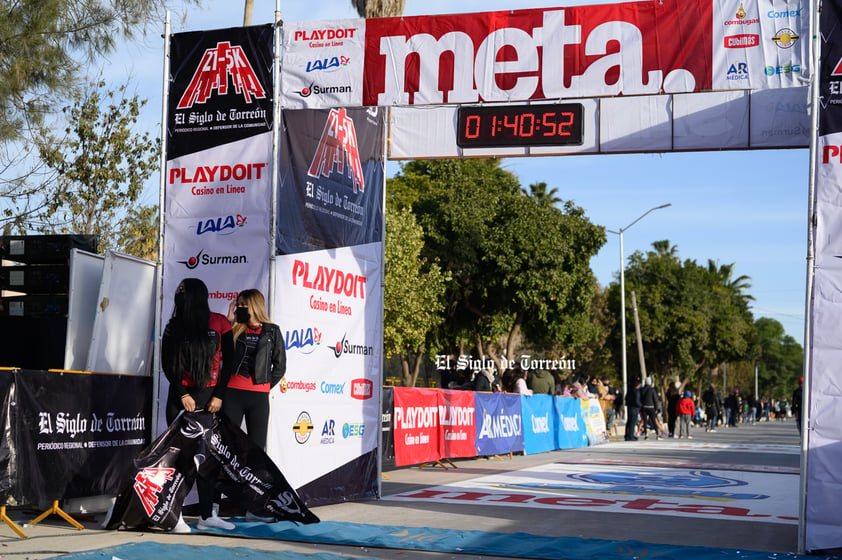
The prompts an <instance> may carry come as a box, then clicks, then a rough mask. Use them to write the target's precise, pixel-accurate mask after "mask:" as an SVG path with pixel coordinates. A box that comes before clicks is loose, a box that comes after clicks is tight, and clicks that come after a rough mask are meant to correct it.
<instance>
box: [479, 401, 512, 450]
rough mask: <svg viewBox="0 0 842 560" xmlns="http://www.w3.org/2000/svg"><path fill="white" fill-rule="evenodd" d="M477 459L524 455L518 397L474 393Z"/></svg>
mask: <svg viewBox="0 0 842 560" xmlns="http://www.w3.org/2000/svg"><path fill="white" fill-rule="evenodd" d="M474 401H475V406H476V425H477V433H476V447H477V455H479V456H485V455H500V454H505V453H511V452H512V451H523V418H522V416H521V411H520V395H513V394H508V393H476V394H475V396H474Z"/></svg>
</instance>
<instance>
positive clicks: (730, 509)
mask: <svg viewBox="0 0 842 560" xmlns="http://www.w3.org/2000/svg"><path fill="white" fill-rule="evenodd" d="M798 484H799V479H798V475H797V474H787V473H778V472H771V473H767V472H750V471H735V470H720V469H708V468H676V467H651V466H641V465H634V466H627V465H620V464H617V465H613V464H609V465H603V464H593V463H591V464H587V465H580V464H563V463H552V464H548V465H541V466H538V467H532V468H528V469H523V470H519V471H512V472H507V473H502V474H494V475H491V476H484V477H481V478H475V479H472V480H465V481H461V482H458V483H454V484H448V485H444V486H433V487H428V488H423V489H419V490H414V491H410V492H404V493H401V494H397V495H393V496H388V497H386V498H384V500H399V501H415V502H418V501H428V502H439V503H447V504H454V503H473V504H483V505H489V506H491V505H493V506H503V507H528V508H546V509H570V510H581V509H582V508H587V509H588V510H589V511H594V510H602V511H605V512H612V513H620V512H622V513H640V514H649V515H670V516H681V517H700V518H712V519H713V518H715V519H729V518H733V519H734V520H738V521H763V522H767V523H768V522H772V523H786V524H796V525H797V523H798Z"/></svg>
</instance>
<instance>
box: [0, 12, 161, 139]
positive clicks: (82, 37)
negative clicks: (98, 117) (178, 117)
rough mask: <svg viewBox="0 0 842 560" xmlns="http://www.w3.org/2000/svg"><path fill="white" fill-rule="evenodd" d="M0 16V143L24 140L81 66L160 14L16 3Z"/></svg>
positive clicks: (69, 86) (74, 81)
mask: <svg viewBox="0 0 842 560" xmlns="http://www.w3.org/2000/svg"><path fill="white" fill-rule="evenodd" d="M3 6H4V8H3V13H2V17H0V143H5V142H7V141H9V140H15V139H18V138H21V137H24V138H25V137H26V135H27V132H28V131H30V130H31V127H33V126H37V125H39V124H40V123H41V122H42V120H43V118H44V116H45V115H46V114H47V113H49V112H50V111H51V110H52V108H53V107H55V106H56V103H58V100H59V99H61V98H63V97H64V96H65V95H67V94H68V93H69V92H71V91H73V89H74V87H75V86H76V84H77V81H78V75H79V72H80V70H82V69H83V68H84V66H85V64H86V63H89V62H91V61H93V60H95V59H96V58H98V57H100V56H103V55H104V54H107V53H109V52H111V51H112V50H113V48H114V46H115V44H116V40H117V39H119V38H121V37H129V36H132V35H133V34H135V33H136V32H138V31H142V30H143V26H144V24H145V23H147V22H150V21H151V20H152V19H153V18H156V17H158V16H160V15H161V14H162V11H163V8H165V7H166V2H163V1H160V0H110V1H104V0H17V1H15V2H4V4H3Z"/></svg>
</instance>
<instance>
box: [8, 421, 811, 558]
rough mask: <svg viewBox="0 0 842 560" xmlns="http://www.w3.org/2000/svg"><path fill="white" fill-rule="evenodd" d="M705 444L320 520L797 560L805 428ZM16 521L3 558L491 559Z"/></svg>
mask: <svg viewBox="0 0 842 560" xmlns="http://www.w3.org/2000/svg"><path fill="white" fill-rule="evenodd" d="M693 436H694V437H693V439H692V440H686V439H682V440H679V439H662V440H660V441H657V440H652V439H650V440H642V439H641V440H640V441H637V442H623V441H612V442H608V443H605V444H601V445H598V446H594V447H589V448H585V449H576V450H564V451H555V452H550V453H543V454H539V455H530V456H514V457H511V458H508V457H505V458H499V459H498V458H490V459H469V460H457V461H454V462H453V465H454V467H455V468H447V469H443V468H441V467H438V466H432V467H429V466H428V467H424V468H418V467H417V466H415V467H402V468H396V469H391V470H387V471H386V472H385V473H384V480H383V498H382V499H381V500H368V501H363V502H352V503H343V504H334V505H330V506H322V507H318V508H314V512H315V513H316V514H317V515H318V516H319V517H320V518H321V519H322V520H323V521H337V522H351V523H365V524H374V525H388V526H400V527H404V528H406V532H407V535H412V534H415V533H417V532H418V531H419V530H421V529H424V528H434V529H435V528H441V529H459V530H477V531H488V532H503V533H519V532H522V533H529V534H532V535H543V536H550V537H581V538H584V539H608V540H616V541H642V542H644V543H653V544H661V545H675V546H687V545H690V546H704V547H720V548H726V549H743V550H755V551H767V552H777V553H792V552H796V550H797V532H798V525H797V517H798V484H799V477H798V472H799V463H800V456H799V438H798V433H797V430H796V428H795V424H794V423H793V422H792V421H788V422H774V421H773V422H768V423H766V422H762V423H759V424H756V425H752V426H748V425H741V426H740V427H738V428H731V429H725V430H723V429H720V430H718V431H717V432H716V433H705V432H704V430H702V429H700V428H696V429H694V431H693ZM7 513H8V514H9V515H10V517H11V518H12V519H13V520H15V521H16V522H18V523H19V524H21V525H22V526H23V528H24V531H25V532H26V533H27V535H29V538H28V539H20V538H18V537H17V536H16V535H15V534H14V533H13V532H12V531H11V529H9V528H8V527H6V526H5V525H2V524H0V557H12V558H25V559H27V560H39V559H43V558H53V557H55V556H58V555H61V554H64V553H70V552H77V551H83V550H93V549H101V548H104V547H109V546H117V545H119V544H122V543H127V542H144V541H156V542H161V543H183V544H189V545H193V546H203V545H214V546H222V547H243V546H247V547H249V548H252V549H256V550H286V551H296V552H300V553H305V554H314V553H317V552H329V553H333V554H338V555H343V556H348V557H366V558H372V557H373V558H384V559H400V560H421V559H430V558H433V559H439V558H460V559H464V560H469V559H473V558H480V557H483V556H479V555H469V554H453V553H445V552H427V551H412V550H395V549H375V548H364V547H361V546H335V545H324V544H307V543H290V542H287V541H277V540H266V539H243V538H231V537H223V536H216V535H200V534H189V535H171V534H164V533H160V532H157V531H149V532H128V531H127V532H117V531H103V530H100V529H99V527H98V522H99V521H101V519H102V515H101V514H100V515H99V516H90V517H88V518H85V519H80V521H82V522H83V524H84V525H85V527H86V528H85V529H84V530H82V531H78V530H76V529H74V528H72V527H71V526H70V525H69V524H67V523H66V522H65V521H63V520H62V519H61V518H60V517H58V516H55V515H53V516H50V517H48V518H47V519H45V520H44V521H41V522H40V523H38V524H37V525H35V526H30V525H26V524H25V523H26V522H27V520H31V519H32V518H33V517H34V515H33V512H31V511H24V510H18V509H15V508H12V509H10V511H8V512H7ZM35 515H37V512H35ZM188 521H194V520H190V519H188ZM486 557H487V556H486ZM512 557H514V555H512ZM158 560H164V559H163V558H160V557H159V558H158Z"/></svg>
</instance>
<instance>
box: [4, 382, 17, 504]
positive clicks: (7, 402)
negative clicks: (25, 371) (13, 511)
mask: <svg viewBox="0 0 842 560" xmlns="http://www.w3.org/2000/svg"><path fill="white" fill-rule="evenodd" d="M13 383H14V374H13V373H12V372H11V371H0V426H3V427H4V429H3V435H2V437H0V500H2V503H4V504H5V503H7V500H8V498H9V496H11V495H12V493H13V485H14V481H15V478H16V475H17V472H16V471H17V468H16V466H15V461H13V458H15V459H16V454H15V453H14V452H13V444H14V441H13V439H12V438H13V434H12V433H10V431H9V430H7V429H5V427H6V426H10V425H11V418H10V415H9V407H10V406H11V400H12V398H11V397H12V385H13Z"/></svg>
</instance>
